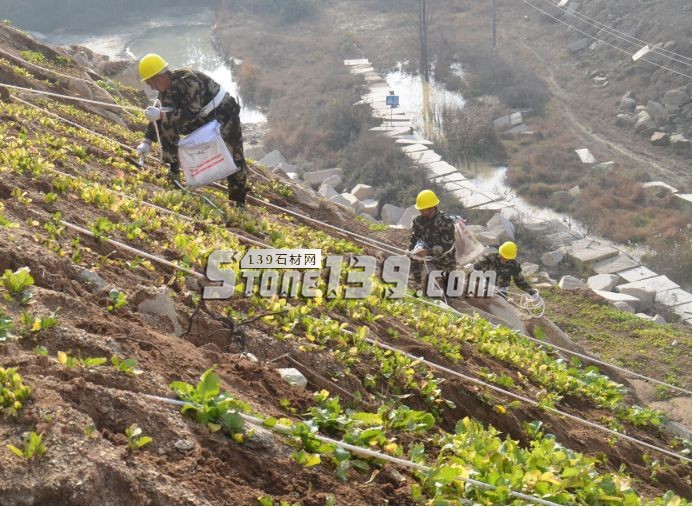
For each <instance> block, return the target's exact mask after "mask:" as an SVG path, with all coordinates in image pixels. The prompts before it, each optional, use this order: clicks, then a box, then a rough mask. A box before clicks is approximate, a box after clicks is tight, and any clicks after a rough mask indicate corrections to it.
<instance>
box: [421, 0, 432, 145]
mask: <svg viewBox="0 0 693 507" xmlns="http://www.w3.org/2000/svg"><path fill="white" fill-rule="evenodd" d="M428 21H429V14H428V13H427V12H426V0H420V5H419V50H420V60H421V61H420V63H419V65H420V67H419V70H420V71H421V85H422V87H423V119H424V132H425V135H426V137H427V138H428V137H430V136H431V132H432V129H431V106H430V89H429V87H430V69H429V65H428Z"/></svg>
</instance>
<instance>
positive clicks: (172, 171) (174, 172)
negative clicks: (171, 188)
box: [166, 163, 180, 185]
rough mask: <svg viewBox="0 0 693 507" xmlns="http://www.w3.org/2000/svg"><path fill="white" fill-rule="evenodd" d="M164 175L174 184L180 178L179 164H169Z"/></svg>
mask: <svg viewBox="0 0 693 507" xmlns="http://www.w3.org/2000/svg"><path fill="white" fill-rule="evenodd" d="M166 177H167V178H168V180H169V181H170V182H171V183H172V184H173V185H175V183H176V182H177V181H179V179H180V165H178V164H177V163H173V164H171V165H170V167H169V170H168V174H167V176H166Z"/></svg>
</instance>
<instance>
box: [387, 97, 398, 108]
mask: <svg viewBox="0 0 693 507" xmlns="http://www.w3.org/2000/svg"><path fill="white" fill-rule="evenodd" d="M385 105H386V106H390V107H397V106H399V95H388V96H387V97H385Z"/></svg>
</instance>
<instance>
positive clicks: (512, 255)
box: [464, 241, 539, 300]
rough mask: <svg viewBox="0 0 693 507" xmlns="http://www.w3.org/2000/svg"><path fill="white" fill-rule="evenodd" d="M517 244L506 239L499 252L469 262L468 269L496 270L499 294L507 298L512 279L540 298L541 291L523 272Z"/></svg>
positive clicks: (536, 298) (527, 291)
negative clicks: (533, 286) (530, 282)
mask: <svg viewBox="0 0 693 507" xmlns="http://www.w3.org/2000/svg"><path fill="white" fill-rule="evenodd" d="M516 257H517V245H516V244H515V243H513V242H512V241H506V242H505V243H503V244H502V245H501V246H500V248H499V249H498V253H489V254H486V255H484V256H483V257H482V258H481V259H479V260H478V261H476V262H475V263H473V264H467V265H466V266H465V267H464V268H465V269H466V270H475V271H495V272H496V287H498V294H499V295H500V296H501V297H504V298H506V299H507V296H508V287H510V282H511V280H515V285H517V286H518V287H519V288H520V289H522V290H523V291H525V292H526V293H527V294H530V295H532V296H533V297H534V299H535V300H538V299H539V292H538V291H537V290H536V289H533V288H532V286H531V285H530V284H529V282H528V281H527V279H526V278H525V277H524V275H523V274H522V266H520V263H519V262H517V259H516Z"/></svg>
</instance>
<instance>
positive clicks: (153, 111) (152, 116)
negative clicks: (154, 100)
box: [144, 106, 161, 122]
mask: <svg viewBox="0 0 693 507" xmlns="http://www.w3.org/2000/svg"><path fill="white" fill-rule="evenodd" d="M144 115H145V116H146V117H147V119H148V120H149V121H151V122H157V121H159V120H160V119H161V109H159V108H158V107H154V106H149V107H148V108H147V109H145V111H144Z"/></svg>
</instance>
